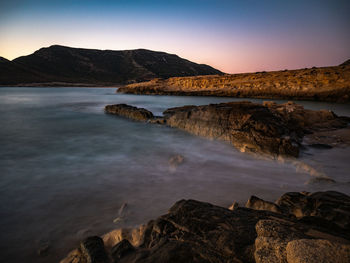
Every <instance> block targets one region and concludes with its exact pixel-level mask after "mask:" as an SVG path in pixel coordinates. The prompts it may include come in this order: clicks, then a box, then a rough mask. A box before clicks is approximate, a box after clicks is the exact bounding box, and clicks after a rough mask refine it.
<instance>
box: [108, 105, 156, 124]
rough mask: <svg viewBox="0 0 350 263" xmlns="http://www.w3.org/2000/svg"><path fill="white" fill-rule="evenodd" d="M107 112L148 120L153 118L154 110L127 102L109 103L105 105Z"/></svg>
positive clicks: (138, 119)
mask: <svg viewBox="0 0 350 263" xmlns="http://www.w3.org/2000/svg"><path fill="white" fill-rule="evenodd" d="M105 112H106V113H110V114H114V115H118V116H123V117H126V118H128V119H132V120H136V121H148V120H149V119H153V113H152V112H150V111H148V110H146V109H143V108H137V107H133V106H130V105H126V104H116V105H107V106H106V107H105Z"/></svg>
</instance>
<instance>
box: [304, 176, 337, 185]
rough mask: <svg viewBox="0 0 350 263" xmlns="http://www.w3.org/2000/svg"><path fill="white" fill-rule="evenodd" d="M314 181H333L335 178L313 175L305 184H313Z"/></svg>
mask: <svg viewBox="0 0 350 263" xmlns="http://www.w3.org/2000/svg"><path fill="white" fill-rule="evenodd" d="M315 183H328V184H329V183H331V184H333V183H335V180H334V179H332V178H330V177H328V176H315V177H313V178H311V179H310V180H308V181H307V182H306V184H315Z"/></svg>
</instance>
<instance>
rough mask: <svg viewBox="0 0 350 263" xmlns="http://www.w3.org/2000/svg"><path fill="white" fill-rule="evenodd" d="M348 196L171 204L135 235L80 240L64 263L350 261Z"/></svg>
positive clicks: (294, 194)
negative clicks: (225, 205) (216, 203)
mask: <svg viewBox="0 0 350 263" xmlns="http://www.w3.org/2000/svg"><path fill="white" fill-rule="evenodd" d="M349 222H350V197H349V196H347V195H345V194H342V193H339V192H334V191H328V192H316V193H307V192H300V193H299V192H289V193H286V194H284V195H282V196H281V197H280V198H279V199H278V200H276V202H274V203H272V202H268V201H264V200H262V199H259V198H258V197H255V196H252V197H251V198H250V199H249V200H248V202H247V204H246V205H245V207H240V206H239V205H238V204H237V203H235V202H234V203H233V205H232V206H231V207H230V208H224V207H219V206H215V205H212V204H209V203H203V202H199V201H195V200H180V201H178V202H176V203H175V204H174V205H173V206H172V207H171V208H170V210H169V212H168V213H167V214H165V215H163V216H160V217H158V218H157V219H155V220H151V221H150V222H148V224H146V225H142V226H140V227H137V228H134V229H117V230H114V231H112V232H110V233H108V234H106V235H104V236H102V237H98V236H93V237H87V238H86V239H85V240H83V241H82V242H81V244H80V246H79V248H77V249H75V250H73V251H72V252H71V253H69V255H68V256H67V257H66V258H65V259H63V260H62V261H61V263H86V262H89V263H108V262H110V263H112V262H115V263H116V262H120V263H129V262H130V263H131V262H133V263H141V262H142V263H146V262H147V263H148V262H153V263H157V262H159V263H164V262H218V263H219V262H259V263H265V262H285V263H291V262H293V263H297V262H300V263H301V262H308V263H313V262H315V263H319V262H333V263H346V262H350V224H349Z"/></svg>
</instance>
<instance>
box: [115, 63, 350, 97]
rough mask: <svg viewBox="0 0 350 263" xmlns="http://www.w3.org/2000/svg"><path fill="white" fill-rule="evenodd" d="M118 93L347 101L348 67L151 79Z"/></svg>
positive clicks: (349, 84) (349, 87)
mask: <svg viewBox="0 0 350 263" xmlns="http://www.w3.org/2000/svg"><path fill="white" fill-rule="evenodd" d="M117 92H118V93H126V94H142V95H177V96H182V95H185V96H218V97H235V98H264V99H288V100H311V101H329V102H342V103H347V102H350V66H349V65H343V66H335V67H324V68H309V69H299V70H283V71H271V72H256V73H242V74H226V75H212V76H196V77H173V78H169V79H154V80H151V81H148V82H140V83H135V84H129V85H125V86H123V87H121V88H119V89H118V90H117Z"/></svg>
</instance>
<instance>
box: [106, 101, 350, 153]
mask: <svg viewBox="0 0 350 263" xmlns="http://www.w3.org/2000/svg"><path fill="white" fill-rule="evenodd" d="M105 111H106V112H107V113H110V114H115V115H119V116H124V117H127V118H130V119H133V120H138V121H149V122H151V123H158V124H166V125H169V126H171V127H176V128H179V129H182V130H185V131H188V132H190V133H192V134H195V135H200V136H204V137H208V138H213V139H218V140H225V141H229V142H231V144H232V145H233V146H235V147H236V148H238V149H239V150H240V151H242V152H250V153H257V154H266V155H269V156H273V157H278V156H293V157H297V156H298V155H299V147H300V146H301V142H302V138H303V136H304V134H305V133H312V132H314V131H319V130H334V129H339V128H344V127H346V126H347V121H346V120H345V119H344V118H340V117H338V116H336V115H335V114H334V113H333V112H330V111H324V110H321V111H312V110H305V109H304V108H303V107H302V106H301V105H298V104H295V103H292V102H288V103H285V104H276V103H274V102H265V103H264V104H263V105H261V104H256V103H251V102H247V101H244V102H230V103H221V104H210V105H205V106H184V107H177V108H170V109H167V110H166V111H164V113H163V114H164V117H154V116H153V114H152V113H151V112H150V111H148V110H145V109H142V108H136V107H133V106H129V105H126V104H116V105H107V106H106V107H105Z"/></svg>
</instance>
